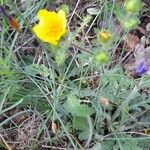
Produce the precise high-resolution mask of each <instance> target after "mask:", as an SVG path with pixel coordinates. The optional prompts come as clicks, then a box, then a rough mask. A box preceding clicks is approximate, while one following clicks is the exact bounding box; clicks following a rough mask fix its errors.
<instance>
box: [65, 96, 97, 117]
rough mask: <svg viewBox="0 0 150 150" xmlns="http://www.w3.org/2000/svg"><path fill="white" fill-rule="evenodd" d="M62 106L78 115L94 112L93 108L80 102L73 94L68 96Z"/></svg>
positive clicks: (88, 114) (85, 115) (83, 115)
mask: <svg viewBox="0 0 150 150" xmlns="http://www.w3.org/2000/svg"><path fill="white" fill-rule="evenodd" d="M64 107H65V108H66V110H67V111H68V112H70V113H71V114H72V115H75V116H78V117H88V116H90V115H91V114H93V113H94V110H93V108H91V107H89V106H88V105H85V104H80V100H78V99H77V98H76V97H75V96H74V95H70V96H69V97H68V99H67V102H66V103H65V104H64Z"/></svg>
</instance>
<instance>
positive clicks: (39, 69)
mask: <svg viewBox="0 0 150 150" xmlns="http://www.w3.org/2000/svg"><path fill="white" fill-rule="evenodd" d="M25 71H26V72H28V73H29V74H31V75H36V74H40V75H43V76H45V77H47V76H49V75H50V70H49V69H48V68H47V67H46V66H45V65H43V64H42V65H38V64H33V65H29V66H27V67H26V68H25Z"/></svg>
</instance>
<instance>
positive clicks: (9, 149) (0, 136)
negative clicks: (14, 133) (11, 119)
mask: <svg viewBox="0 0 150 150" xmlns="http://www.w3.org/2000/svg"><path fill="white" fill-rule="evenodd" d="M0 138H1V139H2V141H3V143H4V144H5V146H6V148H7V149H8V150H12V148H11V147H10V146H9V145H8V144H7V142H6V140H5V139H4V138H3V136H2V135H1V134H0Z"/></svg>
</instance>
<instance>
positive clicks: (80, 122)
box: [73, 116, 89, 130]
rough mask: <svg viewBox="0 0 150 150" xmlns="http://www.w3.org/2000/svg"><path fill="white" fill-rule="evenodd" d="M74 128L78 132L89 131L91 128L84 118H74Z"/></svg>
mask: <svg viewBox="0 0 150 150" xmlns="http://www.w3.org/2000/svg"><path fill="white" fill-rule="evenodd" d="M73 128H74V129H76V130H87V129H88V128H89V125H88V122H87V119H86V118H83V117H76V116H74V117H73Z"/></svg>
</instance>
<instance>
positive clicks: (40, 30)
mask: <svg viewBox="0 0 150 150" xmlns="http://www.w3.org/2000/svg"><path fill="white" fill-rule="evenodd" d="M37 17H38V19H39V23H38V24H37V25H35V26H34V27H33V31H34V33H35V34H36V36H37V37H38V38H39V39H41V40H42V41H44V42H48V43H51V44H53V45H57V44H58V41H59V40H60V38H61V37H62V36H63V35H64V34H65V33H66V25H67V19H66V14H65V12H64V11H63V10H59V11H58V13H56V12H54V11H48V10H46V9H41V10H39V12H38V15H37Z"/></svg>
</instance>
